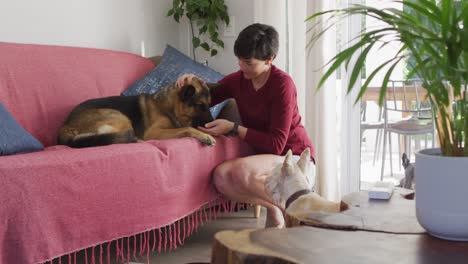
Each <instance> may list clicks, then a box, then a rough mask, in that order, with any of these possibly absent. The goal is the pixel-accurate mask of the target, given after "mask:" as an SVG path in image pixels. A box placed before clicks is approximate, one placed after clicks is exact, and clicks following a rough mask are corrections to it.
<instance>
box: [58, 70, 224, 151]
mask: <svg viewBox="0 0 468 264" xmlns="http://www.w3.org/2000/svg"><path fill="white" fill-rule="evenodd" d="M217 86H218V85H217V84H206V83H204V82H202V81H200V80H198V79H196V78H194V79H192V84H191V85H188V84H186V85H185V86H183V87H181V88H180V89H178V88H176V87H175V85H174V84H172V85H169V86H167V87H165V88H163V89H161V90H160V91H158V92H156V93H154V94H141V95H137V96H112V97H105V98H97V99H91V100H88V101H85V102H83V103H81V104H79V105H78V106H77V107H75V108H74V109H73V110H72V112H71V113H70V115H69V116H68V118H67V119H66V121H65V124H64V125H63V126H62V127H61V128H60V129H59V131H58V138H57V141H58V144H62V145H68V146H70V147H75V148H81V147H91V146H103V145H110V144H115V143H132V142H136V141H137V140H150V139H171V138H181V137H194V138H197V139H198V140H199V141H200V142H201V143H203V144H205V145H214V144H215V143H216V141H215V139H214V138H213V137H212V136H210V135H208V134H206V133H204V132H202V131H200V130H197V129H195V128H196V127H198V126H203V125H204V124H205V123H207V122H211V121H213V118H212V116H211V113H210V107H209V106H210V103H211V96H210V89H213V88H215V87H217Z"/></svg>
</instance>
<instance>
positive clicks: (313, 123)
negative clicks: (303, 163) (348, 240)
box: [254, 0, 360, 200]
mask: <svg viewBox="0 0 468 264" xmlns="http://www.w3.org/2000/svg"><path fill="white" fill-rule="evenodd" d="M285 3H287V4H286V5H285ZM336 7H337V4H336V3H335V1H325V0H323V1H316V0H309V1H307V0H289V1H284V0H255V10H254V11H255V12H254V13H255V22H260V23H267V24H271V25H273V26H275V28H276V29H277V30H278V32H279V34H280V53H279V56H278V59H277V60H276V61H275V64H276V65H278V66H279V67H280V68H282V69H283V70H286V71H288V73H289V74H290V75H291V76H292V77H293V79H294V82H295V83H296V87H297V93H298V105H299V110H300V113H301V116H302V117H303V123H304V125H305V127H306V129H307V132H308V134H309V136H310V137H311V140H312V143H313V144H314V147H315V152H316V162H317V164H316V166H317V170H316V171H317V178H316V180H317V182H316V191H317V192H318V193H319V194H321V195H322V196H324V197H326V198H327V199H330V200H339V199H340V198H341V195H342V194H346V193H349V192H351V191H357V190H358V189H359V166H360V157H359V155H360V152H359V148H360V142H359V109H358V108H356V106H354V105H353V103H352V102H353V100H354V98H355V97H354V96H353V95H351V96H345V91H346V89H345V88H342V86H343V85H345V84H346V81H340V80H337V79H336V76H335V74H333V75H332V76H331V77H330V78H329V79H328V81H327V82H326V83H325V85H324V86H323V87H322V88H321V89H320V90H319V91H317V90H316V87H317V84H318V82H319V80H320V78H321V77H322V76H323V74H324V73H325V71H326V68H324V67H323V66H324V65H325V64H326V63H327V62H328V61H329V60H330V59H331V58H332V57H333V56H335V54H336V28H331V29H330V30H328V31H327V33H325V35H324V36H323V38H322V39H321V40H319V41H318V42H316V44H315V45H314V46H313V47H312V48H309V47H306V45H307V42H308V40H309V38H310V36H311V35H310V34H306V32H307V29H308V28H309V27H310V24H311V23H309V24H307V23H305V22H304V20H305V19H306V18H307V17H308V16H311V15H312V14H315V13H317V12H321V11H324V10H329V9H334V8H336ZM343 31H344V32H345V33H346V34H345V37H346V38H347V39H350V37H349V36H352V35H353V34H354V33H352V32H350V34H347V33H348V31H350V30H349V29H348V28H344V29H343ZM342 79H344V80H346V73H344V71H342ZM356 109H357V110H356ZM356 111H357V112H356ZM356 115H357V117H356ZM356 118H357V119H356ZM356 133H357V134H356Z"/></svg>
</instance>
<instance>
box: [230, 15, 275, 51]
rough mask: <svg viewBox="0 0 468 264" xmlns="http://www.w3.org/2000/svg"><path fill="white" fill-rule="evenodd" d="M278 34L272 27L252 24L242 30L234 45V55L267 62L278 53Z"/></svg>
mask: <svg viewBox="0 0 468 264" xmlns="http://www.w3.org/2000/svg"><path fill="white" fill-rule="evenodd" d="M278 46H279V40H278V32H277V31H276V29H275V28H274V27H272V26H269V25H265V24H259V23H256V24H252V25H250V26H248V27H246V28H244V29H243V30H242V31H241V32H240V33H239V36H238V37H237V39H236V42H235V43H234V54H235V55H236V57H238V58H243V59H251V58H254V59H257V60H267V59H269V58H274V57H276V54H277V53H278Z"/></svg>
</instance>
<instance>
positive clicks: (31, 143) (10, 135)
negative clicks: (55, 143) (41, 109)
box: [0, 102, 44, 156]
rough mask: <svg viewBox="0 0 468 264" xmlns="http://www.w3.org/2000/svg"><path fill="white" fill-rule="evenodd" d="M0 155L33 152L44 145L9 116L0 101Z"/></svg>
mask: <svg viewBox="0 0 468 264" xmlns="http://www.w3.org/2000/svg"><path fill="white" fill-rule="evenodd" d="M0 120H2V121H1V125H0V156H5V155H12V154H17V153H26V152H33V151H38V150H42V149H44V146H43V145H42V144H41V143H40V142H39V141H37V139H35V138H34V137H33V136H32V135H31V134H29V133H28V132H27V131H26V130H24V128H22V127H21V125H20V124H18V123H17V122H16V120H15V119H14V118H13V117H12V116H11V114H10V113H9V112H8V110H7V109H6V108H5V107H4V106H3V104H2V103H1V102H0Z"/></svg>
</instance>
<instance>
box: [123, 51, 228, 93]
mask: <svg viewBox="0 0 468 264" xmlns="http://www.w3.org/2000/svg"><path fill="white" fill-rule="evenodd" d="M184 73H193V74H195V75H196V76H199V77H200V78H202V79H203V80H204V81H205V82H218V81H219V80H221V79H222V78H223V77H224V76H223V75H222V74H221V73H219V72H217V71H215V70H213V69H211V68H209V67H207V66H205V65H203V64H201V63H198V62H196V61H194V60H192V59H191V58H190V57H188V56H187V55H185V54H183V53H182V52H180V51H178V50H177V49H175V48H173V47H172V46H170V45H167V46H166V49H165V50H164V54H163V56H162V58H161V63H160V64H159V65H158V66H157V67H155V68H154V69H153V70H151V71H150V72H148V73H147V74H146V75H145V76H143V78H141V79H140V80H138V81H136V82H135V83H133V84H132V85H130V87H128V88H127V89H126V90H125V91H124V92H123V93H122V95H125V96H129V95H138V94H142V93H147V94H152V93H155V92H156V91H158V90H159V89H161V88H163V87H165V86H167V85H169V84H171V83H173V82H175V81H176V80H177V78H178V77H179V76H181V75H182V74H184Z"/></svg>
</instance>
